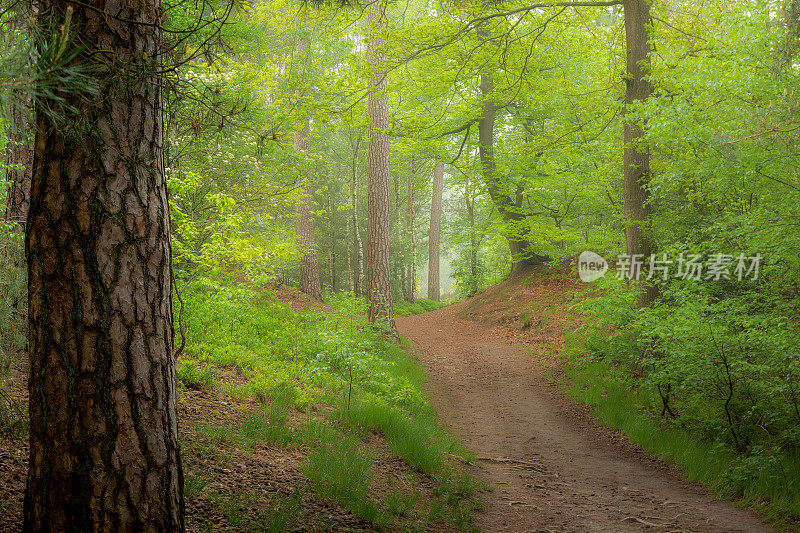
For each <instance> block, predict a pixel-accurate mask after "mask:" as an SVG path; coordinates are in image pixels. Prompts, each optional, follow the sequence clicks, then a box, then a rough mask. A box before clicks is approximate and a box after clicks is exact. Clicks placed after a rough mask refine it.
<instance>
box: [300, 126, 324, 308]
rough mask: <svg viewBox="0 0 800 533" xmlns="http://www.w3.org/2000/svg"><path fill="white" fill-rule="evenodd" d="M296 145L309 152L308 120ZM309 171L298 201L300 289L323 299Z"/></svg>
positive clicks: (304, 178) (312, 190)
mask: <svg viewBox="0 0 800 533" xmlns="http://www.w3.org/2000/svg"><path fill="white" fill-rule="evenodd" d="M294 146H295V148H296V149H297V150H299V151H300V152H302V153H304V154H305V153H308V150H309V143H308V122H306V123H305V124H304V125H303V127H302V128H301V129H300V130H299V131H297V132H295V134H294ZM309 178H310V177H309V175H308V171H305V172H304V175H303V176H302V177H301V178H300V179H301V182H302V189H301V190H302V191H303V197H302V198H301V199H300V201H299V202H297V206H296V211H297V223H296V224H297V240H298V245H299V248H300V291H301V292H304V293H306V294H308V295H309V296H311V297H312V298H315V299H317V300H320V301H322V299H323V298H322V283H321V282H320V277H319V260H318V259H317V242H316V238H315V236H314V215H313V214H312V213H311V202H312V196H313V194H314V188H313V185H312V183H311V180H310V179H309Z"/></svg>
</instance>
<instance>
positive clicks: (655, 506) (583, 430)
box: [0, 272, 770, 532]
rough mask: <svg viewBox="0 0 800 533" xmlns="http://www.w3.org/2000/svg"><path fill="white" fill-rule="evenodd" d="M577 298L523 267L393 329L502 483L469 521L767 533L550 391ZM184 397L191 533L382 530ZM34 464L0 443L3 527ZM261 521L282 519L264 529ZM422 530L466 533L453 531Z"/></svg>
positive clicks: (413, 477)
mask: <svg viewBox="0 0 800 533" xmlns="http://www.w3.org/2000/svg"><path fill="white" fill-rule="evenodd" d="M582 288H583V287H581V286H580V285H579V283H578V282H577V280H571V279H569V278H568V277H566V276H560V275H558V274H557V273H556V274H555V275H554V273H553V272H548V273H542V272H528V273H526V274H524V275H522V276H517V277H514V278H511V279H509V280H506V281H504V282H503V283H501V284H499V285H496V286H494V287H491V288H489V289H487V290H485V291H483V292H481V293H479V294H478V295H476V296H474V297H472V298H470V299H468V300H466V301H463V302H459V303H456V304H453V305H450V306H448V307H445V308H442V309H439V310H437V311H433V312H430V313H426V314H424V315H416V316H410V317H404V318H398V319H397V324H398V329H399V332H400V334H401V335H402V336H404V337H406V338H407V339H408V340H410V341H411V342H413V344H414V346H415V347H414V352H415V354H416V356H417V357H418V359H419V362H420V363H421V364H422V365H423V366H424V367H425V368H426V370H427V374H428V388H429V393H430V396H431V401H432V403H433V404H434V406H435V407H436V409H437V411H438V413H439V416H440V419H441V422H442V423H443V424H444V425H445V426H447V427H449V429H450V430H451V431H452V432H453V433H454V435H455V436H456V437H457V438H459V439H460V440H461V441H462V442H463V444H464V445H465V446H466V448H468V449H470V450H471V451H473V452H474V453H475V454H476V455H477V457H478V458H479V459H478V461H477V464H475V465H468V466H467V468H468V469H469V470H470V471H471V472H472V474H473V475H475V476H476V477H478V478H481V479H483V480H485V481H486V482H487V483H488V485H489V487H490V489H491V490H489V491H484V492H482V493H481V494H480V495H479V497H480V500H481V501H482V503H483V509H480V510H475V511H473V517H474V518H475V520H476V524H475V525H476V526H477V528H478V529H479V530H480V531H486V532H503V531H506V532H512V531H513V532H525V531H535V532H546V531H558V532H572V531H574V532H590V531H613V532H623V531H643V530H647V531H671V532H678V531H691V532H706V531H719V532H735V531H747V532H757V531H769V530H770V528H769V527H768V526H766V525H764V524H763V523H762V522H761V521H760V519H759V518H758V516H757V515H755V514H754V513H752V512H749V511H746V510H743V509H739V508H736V507H733V506H732V505H731V504H730V503H726V502H720V501H715V500H714V499H713V497H712V496H711V495H710V494H709V493H708V492H707V491H705V490H704V489H703V488H702V487H699V486H697V485H694V484H691V483H687V482H685V481H684V480H682V479H681V477H680V476H679V474H678V473H676V472H675V470H674V469H672V468H671V467H670V466H669V465H668V464H666V463H664V462H662V461H658V460H655V459H653V458H651V457H649V456H647V455H646V454H645V453H643V452H642V451H641V450H640V449H639V448H638V447H637V446H635V445H634V444H632V443H630V442H629V441H628V440H627V439H626V438H625V437H624V436H623V435H621V434H620V433H619V432H616V431H612V430H609V429H606V428H603V427H600V426H598V425H597V424H596V423H595V421H594V419H593V418H592V416H591V413H590V410H589V408H588V407H585V406H582V405H580V404H577V403H575V402H573V401H572V400H570V399H568V398H567V397H565V395H564V393H563V392H562V391H561V390H560V388H559V386H558V384H556V383H554V379H553V377H554V376H558V369H559V367H560V365H561V363H562V361H561V360H560V357H561V355H560V354H561V353H562V348H563V334H564V332H566V331H568V330H570V329H573V328H574V327H576V326H577V321H576V320H577V319H576V318H575V314H574V313H570V312H569V311H568V310H569V308H570V306H571V305H572V301H573V298H574V295H575V294H576V293H577V292H579V291H580V289H582ZM276 295H277V297H278V298H279V299H282V300H283V301H284V302H286V303H288V304H291V305H292V307H294V308H298V309H300V308H303V307H305V306H307V305H310V304H309V302H307V301H305V300H303V299H302V298H298V297H297V296H296V295H295V293H294V291H290V290H287V291H276ZM312 304H313V303H312ZM315 307H317V305H315ZM319 307H320V308H322V306H321V304H320V305H319ZM323 309H324V310H325V311H331V310H330V309H327V308H323ZM26 373H27V368H26V364H25V361H24V360H23V359H22V358H20V359H17V360H16V361H15V369H14V372H13V374H14V377H15V378H16V379H14V386H13V387H12V388H11V391H10V392H11V394H12V396H14V397H15V399H17V400H18V401H19V402H20V403H22V404H24V402H25V400H26V399H27V398H26V392H25V388H24V381H25V380H24V376H25V375H26ZM223 377H225V379H226V380H227V381H231V380H236V379H240V376H237V375H229V376H223ZM178 400H179V402H178V408H179V419H180V428H181V440H182V441H183V442H184V447H185V449H184V466H185V469H186V479H187V493H186V496H187V526H188V530H189V531H197V532H199V531H219V530H229V531H233V530H235V531H239V530H242V531H247V530H249V531H267V530H274V531H279V530H289V531H331V530H332V531H366V530H375V525H374V524H370V523H369V522H366V521H364V520H361V519H358V518H356V517H354V516H353V515H352V514H350V513H349V512H348V511H346V510H345V509H343V508H341V507H340V506H339V505H336V504H332V503H329V502H327V501H324V500H323V499H320V498H318V497H317V496H316V495H315V494H314V493H313V491H311V490H310V489H309V487H308V480H307V479H306V477H305V476H304V475H303V473H302V472H301V465H302V463H303V460H304V453H305V452H304V450H303V448H297V447H288V448H287V447H281V446H273V445H268V444H256V445H243V444H241V443H239V444H238V445H237V444H236V443H227V444H225V443H211V442H205V441H203V440H202V439H199V438H198V431H199V429H200V428H202V427H204V426H208V425H211V426H214V427H218V428H220V429H221V430H225V431H227V430H229V429H230V428H235V427H237V426H236V424H237V423H238V421H240V420H241V419H242V418H243V417H244V416H246V413H247V412H249V411H250V410H251V409H252V408H253V405H251V404H252V403H253V402H252V401H241V400H237V399H234V398H231V397H229V396H228V395H227V394H225V393H224V392H222V391H220V390H197V391H195V390H182V391H181V393H180V394H179V399H178ZM296 415H297V413H295V414H293V415H292V416H293V418H294V417H295V416H296ZM295 422H296V421H295ZM226 428H227V429H226ZM368 441H369V442H367V443H366V445H367V446H368V447H369V448H371V449H372V453H373V456H374V457H375V458H376V462H375V469H376V476H375V483H374V484H373V485H372V486H371V487H370V488H371V491H372V492H373V493H374V494H380V493H384V492H387V491H390V490H393V489H392V488H391V487H388V485H387V482H389V481H391V482H393V483H394V486H397V485H398V484H400V485H403V484H408V483H411V484H412V485H413V486H414V487H415V489H414V490H415V491H416V492H417V493H418V494H419V498H420V501H421V502H422V504H425V502H427V501H430V500H431V499H432V495H433V494H434V493H435V484H434V483H432V482H431V480H430V478H428V477H427V476H425V475H422V474H421V473H419V472H417V471H415V470H414V469H411V468H409V467H408V465H407V464H405V463H404V462H403V461H401V460H399V459H397V458H395V457H393V456H392V454H391V453H390V451H389V450H388V447H387V446H386V443H385V442H384V441H383V439H382V438H380V436H378V435H371V436H370V437H369V438H368ZM26 468H27V438H26V437H21V438H20V437H18V438H14V439H10V438H0V531H16V530H18V529H19V527H20V523H21V518H22V516H21V515H22V492H23V490H24V483H25V481H24V480H25V472H26ZM385 485H387V486H385ZM387 487H388V488H387ZM254 516H255V517H259V516H271V517H273V518H272V519H271V520H272V522H270V523H257V522H253V517H254ZM275 517H277V518H278V519H280V520H278V522H280V521H284V522H285V523H286V526H284V527H281V525H280V524H279V523H275ZM234 524H238V525H236V526H235V527H234ZM398 525H399V524H398ZM423 527H424V529H425V530H426V531H431V530H436V531H453V530H456V529H457V528H456V527H454V526H453V525H452V524H446V523H443V522H437V523H436V524H435V525H434V524H432V523H427V524H426V525H424V526H423ZM389 529H390V530H401V529H403V528H399V529H398V527H397V525H396V526H395V527H390V528H389Z"/></svg>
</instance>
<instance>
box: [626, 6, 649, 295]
mask: <svg viewBox="0 0 800 533" xmlns="http://www.w3.org/2000/svg"><path fill="white" fill-rule="evenodd" d="M623 8H624V11H625V44H626V56H627V57H626V59H627V76H626V79H625V114H626V115H627V113H628V107H629V106H630V105H632V104H634V103H635V102H637V101H640V100H645V99H647V98H648V97H649V96H650V95H651V94H652V93H653V85H652V84H651V83H650V82H649V81H647V80H646V79H645V76H646V75H647V73H648V70H649V68H650V43H649V42H648V37H649V35H648V30H647V25H648V24H649V23H650V5H649V3H648V1H647V0H625V2H624V3H623ZM623 136H624V157H623V159H624V171H623V175H624V180H623V191H622V192H623V200H624V202H623V203H624V211H625V219H626V224H625V247H626V250H627V253H628V255H631V256H633V255H641V256H642V259H644V260H646V259H647V258H648V256H649V255H650V254H651V253H652V244H651V242H650V236H649V234H648V232H647V228H646V227H645V226H646V224H647V223H648V221H649V219H650V207H649V205H648V203H647V201H648V199H649V197H650V192H649V190H648V184H649V183H650V147H649V146H648V145H647V144H646V143H645V142H644V131H643V130H642V125H641V124H640V123H638V122H636V121H635V120H632V119H630V118H629V117H626V120H625V121H624V132H623ZM642 284H643V285H644V286H643V287H641V290H640V292H639V295H638V297H637V305H638V307H640V308H642V307H648V306H650V305H651V304H652V303H653V301H654V300H655V299H656V297H657V296H658V288H657V287H656V286H655V285H650V284H644V283H642Z"/></svg>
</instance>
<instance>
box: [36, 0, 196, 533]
mask: <svg viewBox="0 0 800 533" xmlns="http://www.w3.org/2000/svg"><path fill="white" fill-rule="evenodd" d="M40 6H41V10H40V15H39V20H38V24H39V30H40V34H41V35H46V36H55V35H58V32H59V31H60V26H61V25H62V24H64V20H65V18H66V16H67V14H68V12H69V13H71V26H70V31H71V32H72V33H73V35H75V42H77V43H80V45H82V46H83V47H85V48H84V50H83V52H82V61H84V62H86V63H87V64H91V65H93V66H95V67H97V79H98V82H99V92H98V94H97V95H96V96H89V97H88V100H87V101H85V102H79V101H78V100H73V102H75V103H76V104H77V105H79V106H80V120H77V117H74V116H72V117H67V116H63V118H62V119H61V120H58V121H55V122H54V121H53V119H52V118H51V116H50V115H47V114H45V113H43V112H41V110H37V116H36V125H37V126H36V141H35V151H34V165H33V177H32V183H31V203H30V211H29V214H28V224H27V229H26V252H27V255H28V281H29V288H28V309H29V358H30V379H29V395H30V461H29V471H28V479H27V487H26V492H25V505H24V530H25V531H108V532H112V531H113V532H116V531H153V532H156V531H182V530H183V529H184V501H183V474H182V469H181V461H180V456H179V445H178V425H177V413H176V407H175V388H176V380H175V356H174V352H173V342H174V338H173V337H174V331H173V316H172V291H171V283H172V275H171V261H172V256H171V249H170V227H169V207H168V203H167V183H166V179H165V176H164V159H163V150H162V147H163V141H164V139H163V127H162V126H163V124H162V93H161V77H160V74H158V73H159V72H160V71H161V65H160V61H159V59H158V58H160V57H161V45H160V43H161V35H160V34H161V32H160V29H159V28H160V24H161V9H160V6H159V2H158V0H129V1H127V2H125V3H124V4H104V5H103V6H102V9H106V10H112V11H111V12H110V13H108V16H99V15H98V12H97V10H96V9H95V7H91V6H89V5H86V6H85V7H80V6H78V5H77V4H74V3H69V2H66V1H62V0H44V2H43V4H40ZM104 13H106V12H105V11H104ZM52 106H53V108H55V109H56V110H58V108H59V104H58V102H52ZM62 111H63V113H62V115H66V114H67V113H68V112H67V111H64V110H63V109H62ZM76 125H77V126H76Z"/></svg>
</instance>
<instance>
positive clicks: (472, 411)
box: [397, 304, 771, 533]
mask: <svg viewBox="0 0 800 533" xmlns="http://www.w3.org/2000/svg"><path fill="white" fill-rule="evenodd" d="M462 305H463V304H455V305H451V306H448V307H445V308H443V309H440V310H438V311H435V312H433V313H427V314H424V315H417V316H413V317H405V318H400V319H398V320H397V325H398V330H399V332H400V334H401V335H403V336H404V337H406V338H408V339H409V340H411V341H412V342H413V343H414V345H415V346H416V351H417V354H418V356H419V358H420V361H421V362H422V363H423V365H424V366H425V367H426V368H427V370H428V375H429V378H430V383H429V388H430V392H431V394H432V396H433V402H434V405H435V406H436V408H437V410H438V412H439V414H440V416H441V419H442V421H443V422H444V423H445V424H446V425H448V426H450V427H451V428H452V430H453V431H454V433H455V434H456V435H458V436H459V437H460V438H461V439H462V440H463V442H464V443H465V444H466V445H467V446H468V447H469V448H470V449H472V450H473V451H474V452H475V453H476V454H477V455H478V456H479V457H480V458H481V459H480V461H479V463H480V465H481V468H476V469H475V473H476V475H478V476H479V477H482V478H483V479H484V480H486V482H487V483H488V484H489V486H490V487H492V489H493V491H492V492H487V493H485V494H484V495H483V498H482V499H483V501H484V503H485V508H484V510H482V511H479V512H477V513H476V520H477V525H478V527H479V528H480V530H481V531H487V532H503V531H509V532H510V531H513V532H525V531H539V532H544V531H558V532H567V531H576V532H583V531H614V532H617V531H619V532H624V531H653V532H657V531H673V532H678V531H695V532H701V531H702V532H707V531H713V532H726V533H727V532H739V531H748V532H750V531H771V529H770V528H769V527H767V526H765V525H764V524H763V523H762V522H761V521H759V519H758V517H757V516H755V515H754V514H752V513H750V512H748V511H745V510H741V509H737V508H735V507H733V506H731V505H730V504H728V503H724V502H719V501H714V500H713V499H712V498H711V497H709V496H708V495H707V494H706V493H705V492H704V491H703V490H702V489H701V488H699V487H697V486H695V485H693V484H690V483H687V482H685V481H682V480H681V479H680V478H679V477H678V476H676V475H675V474H674V473H673V472H671V471H670V470H669V468H667V467H665V466H664V465H663V464H661V463H659V462H658V461H654V460H652V459H650V458H648V457H647V456H645V455H644V454H643V453H641V452H640V451H638V450H637V449H636V448H635V447H634V446H633V445H631V444H630V443H628V442H627V441H626V440H625V439H624V438H621V437H620V436H619V435H617V434H615V433H614V432H612V431H610V430H606V429H604V428H598V427H597V426H596V425H595V424H594V423H593V422H592V420H591V418H590V417H589V416H587V414H586V411H585V409H583V408H581V407H579V406H576V405H575V404H574V403H573V402H571V401H570V400H569V399H567V398H565V397H564V396H563V394H561V393H560V392H559V391H558V390H557V389H556V388H555V387H554V386H553V385H551V384H550V383H548V381H547V380H546V378H545V377H544V376H543V375H542V372H541V370H540V369H539V368H538V366H537V365H536V363H535V362H534V361H533V359H532V358H531V356H529V355H526V354H525V353H523V352H522V350H520V349H519V348H515V347H512V346H509V345H506V344H503V343H502V342H501V341H500V340H498V339H496V338H494V337H492V335H491V334H490V333H489V331H488V327H487V326H485V325H483V324H479V323H477V322H472V321H469V320H464V319H460V318H458V314H459V311H460V309H461V308H462Z"/></svg>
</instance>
